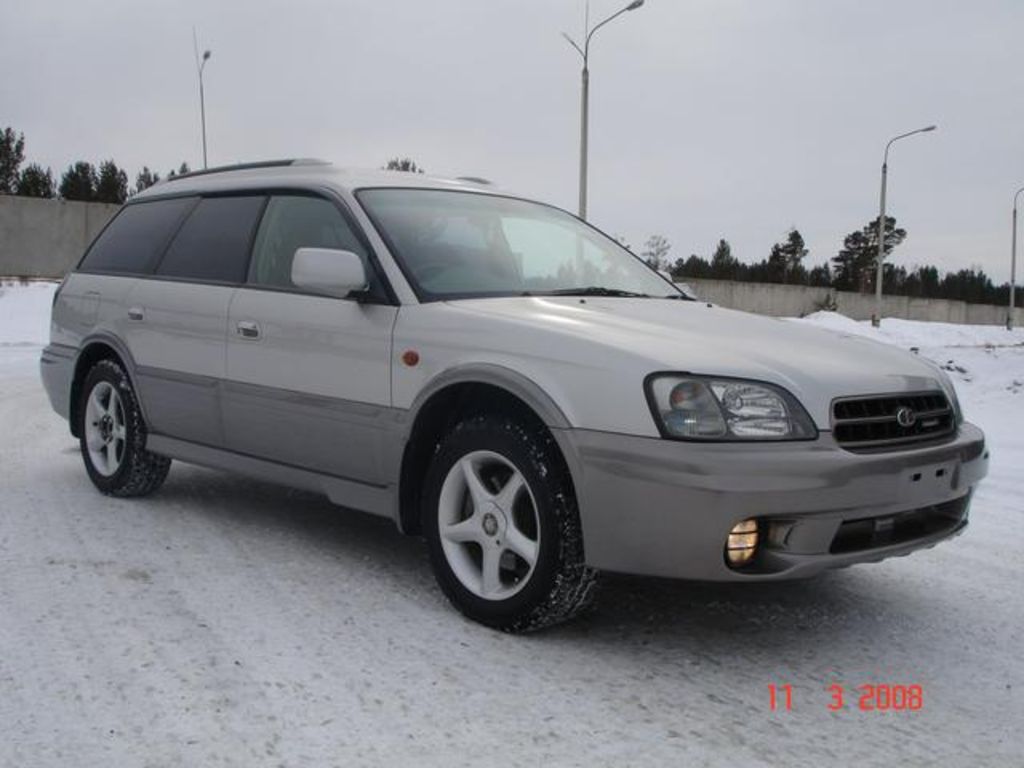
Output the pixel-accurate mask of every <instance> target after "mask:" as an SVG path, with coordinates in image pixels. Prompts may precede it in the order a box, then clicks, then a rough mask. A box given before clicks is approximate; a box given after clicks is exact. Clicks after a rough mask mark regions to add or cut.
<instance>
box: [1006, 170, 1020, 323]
mask: <svg viewBox="0 0 1024 768" xmlns="http://www.w3.org/2000/svg"><path fill="white" fill-rule="evenodd" d="M1021 192H1024V187H1021V188H1020V189H1018V190H1017V191H1016V192H1015V193H1014V195H1013V237H1012V238H1011V242H1012V243H1013V245H1011V246H1010V309H1009V311H1008V312H1007V313H1006V330H1008V331H1012V330H1013V313H1014V310H1015V309H1016V307H1017V303H1016V301H1015V296H1014V294H1015V293H1016V288H1017V198H1018V197H1020V193H1021Z"/></svg>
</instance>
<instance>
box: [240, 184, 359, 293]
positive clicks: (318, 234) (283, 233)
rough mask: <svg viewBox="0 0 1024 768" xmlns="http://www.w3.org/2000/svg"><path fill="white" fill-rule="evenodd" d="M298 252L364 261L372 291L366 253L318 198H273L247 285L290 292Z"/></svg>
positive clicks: (330, 207) (332, 208) (327, 203)
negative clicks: (341, 254)
mask: <svg viewBox="0 0 1024 768" xmlns="http://www.w3.org/2000/svg"><path fill="white" fill-rule="evenodd" d="M299 248H335V249H338V250H343V251H351V252H352V253H356V254H358V255H359V256H360V257H361V258H362V259H363V265H364V267H365V268H366V274H367V276H368V277H369V278H370V280H371V290H372V288H373V284H372V282H373V274H374V272H373V269H372V267H371V265H370V263H369V261H368V259H367V255H366V249H365V248H364V247H363V245H362V243H360V242H359V238H357V237H356V235H355V232H353V231H352V227H350V226H349V224H348V222H347V221H346V220H345V217H344V216H342V214H341V212H340V211H339V210H338V209H337V208H336V207H335V206H334V204H333V203H331V202H330V201H328V200H324V199H322V198H319V197H305V196H296V195H290V196H289V195H282V196H279V197H272V198H271V199H270V203H269V204H268V205H267V211H266V213H265V214H264V215H263V221H262V222H261V223H260V228H259V231H258V232H257V233H256V240H255V242H254V244H253V249H252V264H251V265H250V267H249V282H250V283H254V284H256V285H269V286H275V287H278V288H293V287H294V285H293V283H292V261H293V260H294V258H295V251H296V250H297V249H299Z"/></svg>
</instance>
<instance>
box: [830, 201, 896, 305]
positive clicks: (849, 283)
mask: <svg viewBox="0 0 1024 768" xmlns="http://www.w3.org/2000/svg"><path fill="white" fill-rule="evenodd" d="M906 237H907V230H905V229H898V228H897V227H896V219H895V217H893V216H886V217H885V243H884V249H885V255H886V256H888V255H889V254H890V253H892V251H893V249H894V248H895V247H896V246H898V245H899V244H900V243H902V242H903V241H904V240H905V239H906ZM877 260H878V218H877V217H875V219H874V220H873V221H871V222H870V223H868V224H865V225H864V227H863V228H862V229H859V230H857V231H856V232H851V233H850V234H848V235H847V236H846V238H845V239H844V240H843V248H842V250H840V251H839V253H838V254H837V255H836V256H834V257H833V258H832V262H833V264H835V280H834V285H835V287H836V288H837V289H839V290H841V291H860V292H861V293H869V292H870V291H871V290H873V288H874V284H875V270H876V269H877Z"/></svg>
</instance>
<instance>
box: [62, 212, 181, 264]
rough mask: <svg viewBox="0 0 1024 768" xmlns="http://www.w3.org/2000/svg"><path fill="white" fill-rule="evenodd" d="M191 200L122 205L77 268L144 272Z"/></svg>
mask: <svg viewBox="0 0 1024 768" xmlns="http://www.w3.org/2000/svg"><path fill="white" fill-rule="evenodd" d="M195 201H196V199H195V198H194V197H178V198H174V199H172V200H154V201H153V202H151V203H133V204H132V205H126V206H125V207H124V208H122V209H121V212H120V213H118V214H117V216H116V217H115V218H114V220H113V221H112V222H110V224H109V226H107V228H106V229H104V230H103V233H102V234H101V235H100V236H99V237H98V238H97V239H96V242H94V243H93V244H92V247H91V248H90V249H89V252H88V253H87V254H86V255H85V258H84V259H83V260H82V264H81V265H80V267H79V269H82V270H85V271H88V272H117V273H122V274H132V275H144V274H148V273H149V272H151V271H152V269H153V265H154V263H155V262H156V260H157V259H158V258H159V257H160V253H161V251H163V249H164V247H165V246H166V245H167V241H168V240H170V239H171V235H172V234H174V230H175V228H177V226H178V224H179V222H180V221H181V219H182V217H183V216H184V215H185V213H186V212H187V211H188V209H189V208H190V207H191V206H192V205H194V204H195Z"/></svg>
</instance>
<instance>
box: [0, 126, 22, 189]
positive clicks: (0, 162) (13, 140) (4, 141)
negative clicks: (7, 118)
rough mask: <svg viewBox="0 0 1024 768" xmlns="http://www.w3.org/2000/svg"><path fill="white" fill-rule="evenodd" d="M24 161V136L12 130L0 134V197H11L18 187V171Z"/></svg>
mask: <svg viewBox="0 0 1024 768" xmlns="http://www.w3.org/2000/svg"><path fill="white" fill-rule="evenodd" d="M24 161H25V134H23V133H19V134H16V133H15V132H14V129H13V128H4V130H3V132H2V133H0V195H13V194H14V193H15V188H16V187H17V186H18V178H19V170H20V169H21V164H22V163H23V162H24Z"/></svg>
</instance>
